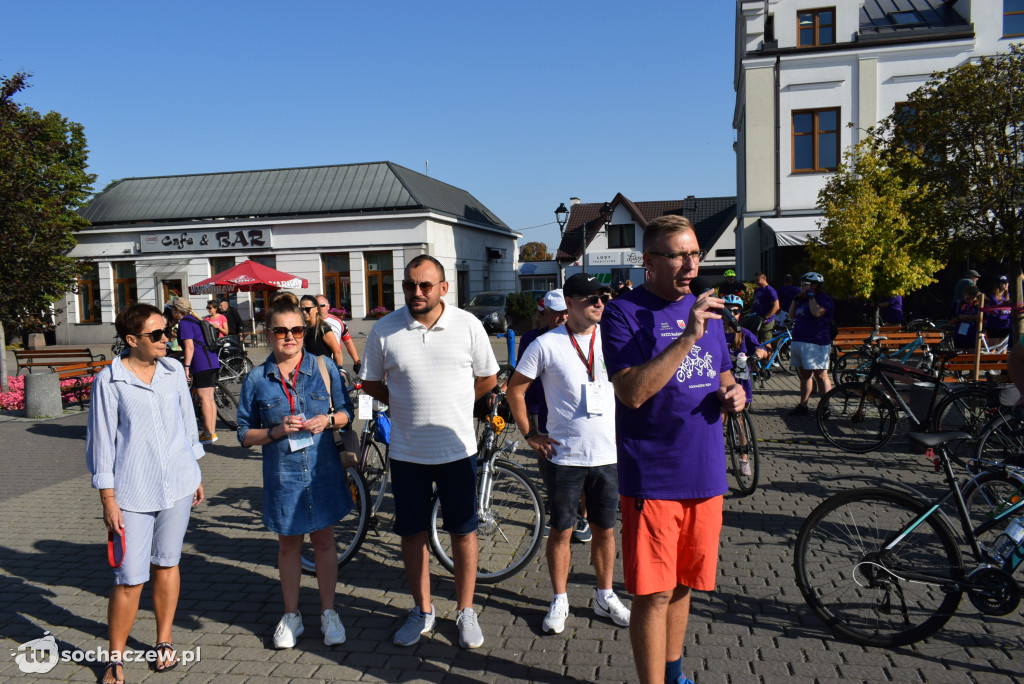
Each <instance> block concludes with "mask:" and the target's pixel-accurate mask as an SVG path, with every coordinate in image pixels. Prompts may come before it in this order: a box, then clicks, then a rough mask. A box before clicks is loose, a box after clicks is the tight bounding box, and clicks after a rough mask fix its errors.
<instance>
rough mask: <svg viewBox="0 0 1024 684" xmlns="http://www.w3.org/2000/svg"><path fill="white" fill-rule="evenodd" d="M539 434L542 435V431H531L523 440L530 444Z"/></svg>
mask: <svg viewBox="0 0 1024 684" xmlns="http://www.w3.org/2000/svg"><path fill="white" fill-rule="evenodd" d="M539 434H540V430H530V431H529V432H527V433H526V434H525V435H523V439H525V440H526V441H527V442H529V441H530V440H531V439H533V438H534V437H536V436H537V435H539Z"/></svg>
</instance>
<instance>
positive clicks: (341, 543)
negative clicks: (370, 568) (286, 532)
mask: <svg viewBox="0 0 1024 684" xmlns="http://www.w3.org/2000/svg"><path fill="white" fill-rule="evenodd" d="M345 486H346V487H348V490H349V492H351V495H352V501H353V503H352V510H350V511H349V512H348V513H346V514H345V517H344V518H342V519H341V520H339V521H338V522H336V523H334V543H335V544H336V545H337V547H338V567H339V568H340V567H341V566H343V565H345V563H348V562H349V561H350V560H352V557H353V556H355V555H356V552H357V551H358V550H359V547H360V546H362V545H363V540H364V539H366V530H367V529H368V528H369V522H370V513H369V505H370V497H369V494H368V493H367V491H366V480H364V479H363V476H362V475H360V474H359V473H358V472H357V471H356V469H355V468H346V469H345ZM301 562H302V571H303V572H307V573H309V574H311V575H315V574H316V563H315V561H314V558H313V548H312V547H311V546H310V545H309V544H308V543H306V544H304V545H303V549H302V561H301Z"/></svg>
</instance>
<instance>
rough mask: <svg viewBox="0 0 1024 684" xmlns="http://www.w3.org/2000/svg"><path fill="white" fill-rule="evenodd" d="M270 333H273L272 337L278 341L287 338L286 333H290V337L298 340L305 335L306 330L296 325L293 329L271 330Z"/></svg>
mask: <svg viewBox="0 0 1024 684" xmlns="http://www.w3.org/2000/svg"><path fill="white" fill-rule="evenodd" d="M270 332H272V333H274V337H276V338H277V339H279V340H283V339H284V338H286V337H288V333H291V334H292V337H294V338H296V339H298V338H300V337H303V336H304V335H305V334H306V328H305V327H303V326H301V325H297V326H295V327H294V328H284V327H281V328H271V330H270Z"/></svg>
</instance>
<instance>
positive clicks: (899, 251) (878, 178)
mask: <svg viewBox="0 0 1024 684" xmlns="http://www.w3.org/2000/svg"><path fill="white" fill-rule="evenodd" d="M920 190H921V189H920V187H919V186H918V185H917V184H916V183H914V182H912V181H911V182H907V181H906V180H905V179H904V178H903V177H902V176H900V175H899V173H897V171H896V170H895V169H893V168H892V167H890V166H888V165H886V164H885V162H884V161H883V160H882V159H881V158H880V157H879V155H878V154H877V150H876V149H875V144H874V141H873V140H872V139H871V138H868V139H866V140H864V141H862V142H861V143H859V144H858V145H856V146H855V147H853V148H851V149H849V150H847V152H846V153H845V154H844V156H843V162H842V163H841V164H840V165H839V168H838V169H837V170H836V173H835V174H834V175H832V176H831V177H830V178H829V180H828V182H827V183H826V184H825V187H824V188H822V190H821V192H819V193H818V206H819V207H820V208H821V210H822V212H823V214H824V218H825V221H824V224H823V225H822V227H821V236H820V238H818V239H814V240H812V241H811V242H810V243H809V244H808V246H807V251H808V253H809V255H810V257H811V259H812V262H813V264H814V268H815V270H817V271H822V272H824V273H826V274H828V284H829V290H830V291H831V292H832V293H833V294H835V295H837V296H840V297H859V298H867V299H871V300H872V301H877V300H878V299H881V298H883V297H888V296H889V295H892V294H899V295H905V294H908V293H910V292H913V291H914V290H917V289H920V288H922V287H924V286H925V285H928V284H929V283H932V282H935V278H934V277H933V275H934V273H935V272H936V271H938V270H939V269H940V268H941V267H942V264H943V261H942V258H941V254H942V243H941V241H940V240H938V238H937V235H936V234H935V231H928V230H923V229H922V227H921V226H919V225H915V224H914V222H913V221H912V220H911V217H913V216H914V215H915V211H916V210H917V208H918V207H917V205H918V204H919V203H920V201H921V199H920V198H921V195H922V193H921V191H920Z"/></svg>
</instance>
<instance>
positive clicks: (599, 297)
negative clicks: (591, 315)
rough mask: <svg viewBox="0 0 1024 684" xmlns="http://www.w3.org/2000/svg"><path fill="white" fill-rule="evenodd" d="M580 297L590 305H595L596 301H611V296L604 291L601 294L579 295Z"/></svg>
mask: <svg viewBox="0 0 1024 684" xmlns="http://www.w3.org/2000/svg"><path fill="white" fill-rule="evenodd" d="M580 299H581V300H583V301H585V302H588V303H589V304H590V306H597V303H598V302H601V303H602V304H607V303H608V302H610V301H612V296H611V295H610V294H608V293H607V292H604V293H602V294H592V295H587V296H586V297H581V298H580Z"/></svg>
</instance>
